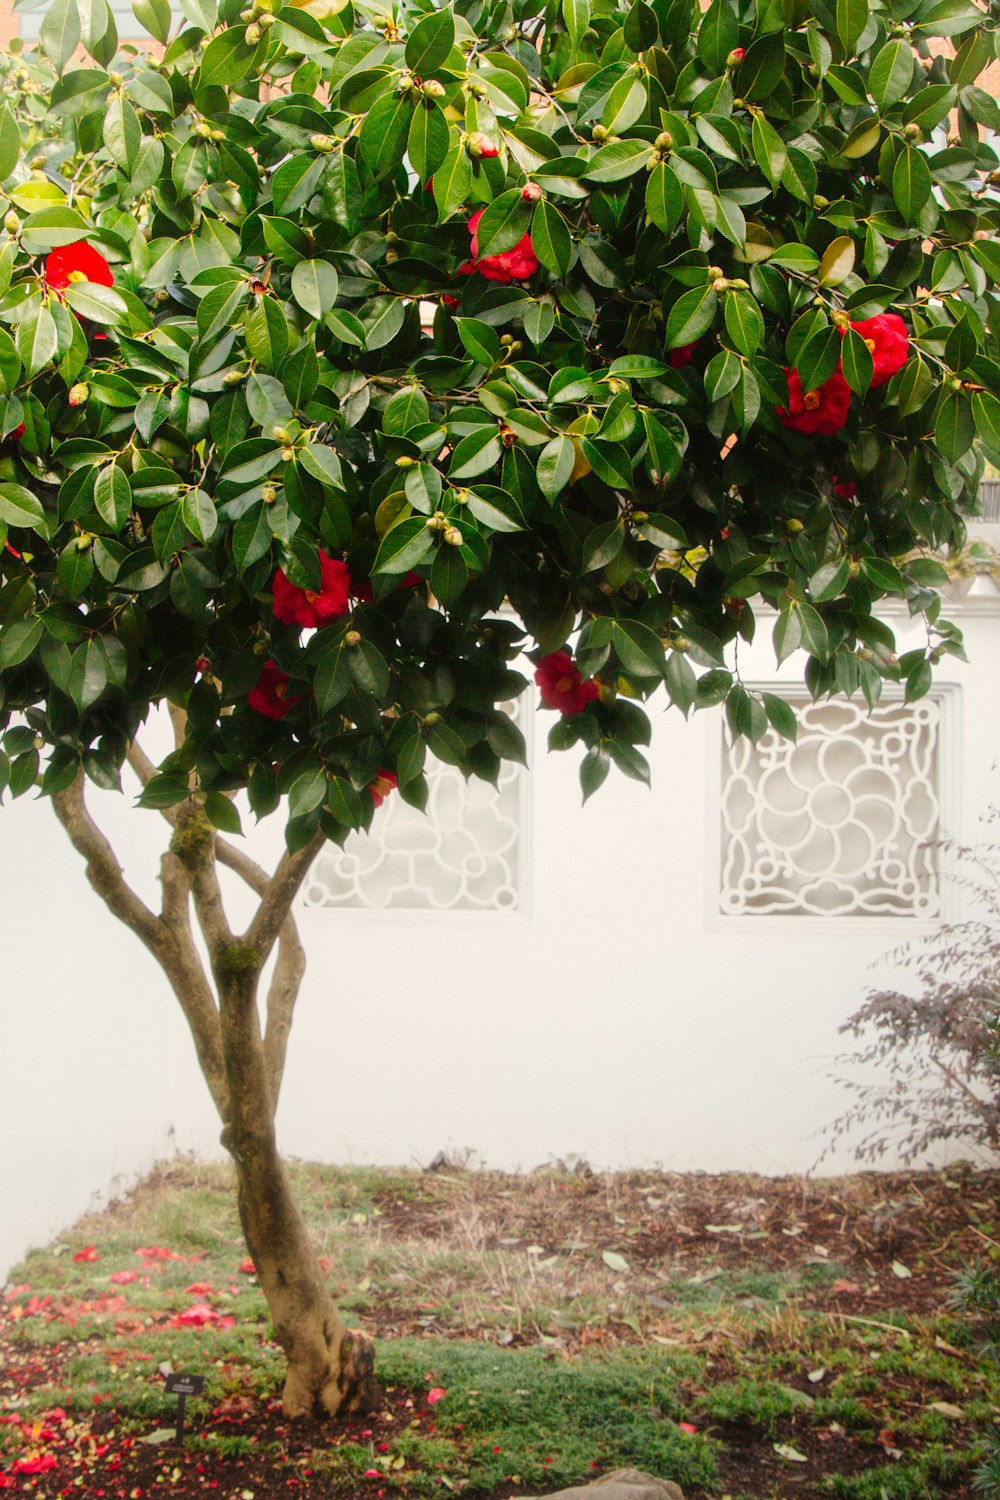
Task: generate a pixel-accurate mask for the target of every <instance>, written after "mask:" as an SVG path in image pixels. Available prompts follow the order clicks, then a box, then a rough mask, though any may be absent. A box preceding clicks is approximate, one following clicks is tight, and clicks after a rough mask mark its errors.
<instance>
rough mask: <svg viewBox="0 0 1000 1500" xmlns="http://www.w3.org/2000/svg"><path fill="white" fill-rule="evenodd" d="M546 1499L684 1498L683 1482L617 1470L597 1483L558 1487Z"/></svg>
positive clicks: (666, 1499) (637, 1499)
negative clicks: (680, 1483)
mask: <svg viewBox="0 0 1000 1500" xmlns="http://www.w3.org/2000/svg"><path fill="white" fill-rule="evenodd" d="M546 1500H684V1495H683V1492H682V1490H681V1488H680V1486H679V1485H676V1484H674V1482H673V1481H672V1480H670V1479H657V1478H656V1476H655V1475H654V1474H643V1473H642V1472H641V1471H640V1470H639V1469H615V1471H614V1473H613V1474H605V1475H604V1478H603V1479H595V1480H594V1482H593V1484H577V1485H574V1486H573V1488H572V1489H571V1490H557V1491H556V1493H555V1494H554V1495H549V1496H547V1497H546Z"/></svg>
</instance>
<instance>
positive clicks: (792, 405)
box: [774, 370, 851, 437]
mask: <svg viewBox="0 0 1000 1500" xmlns="http://www.w3.org/2000/svg"><path fill="white" fill-rule="evenodd" d="M785 374H786V376H787V378H788V405H787V407H786V406H776V407H775V408H774V409H775V411H776V412H777V413H778V417H779V419H780V421H781V422H782V424H783V426H785V427H790V428H791V430H792V431H793V432H802V433H804V434H805V435H806V437H816V436H817V435H818V434H822V435H823V436H825V437H831V436H832V435H833V433H835V432H839V431H840V429H841V428H842V427H843V425H844V423H845V422H846V421H847V412H848V408H849V407H850V404H851V387H850V386H849V385H848V384H847V381H846V380H845V379H844V377H843V375H841V374H839V373H837V372H836V371H835V372H834V373H833V374H832V375H831V376H830V378H829V380H826V381H824V382H823V384H822V385H821V386H818V387H817V389H816V390H814V391H806V392H805V394H804V395H803V393H802V382H801V380H800V379H799V372H798V370H786V371H785Z"/></svg>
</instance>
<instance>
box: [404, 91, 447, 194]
mask: <svg viewBox="0 0 1000 1500" xmlns="http://www.w3.org/2000/svg"><path fill="white" fill-rule="evenodd" d="M448 142H449V132H448V122H447V120H446V119H445V117H444V114H443V113H442V111H441V109H440V108H439V107H438V105H437V104H435V102H434V101H433V100H432V99H424V100H422V101H421V102H420V103H419V104H418V105H417V107H416V109H415V110H414V111H413V119H412V121H411V122H410V131H409V135H408V136H407V138H406V154H407V156H408V157H409V158H410V165H411V166H412V167H413V170H414V172H416V174H417V176H418V177H419V179H420V181H421V182H422V183H426V182H429V181H430V179H431V178H432V177H433V176H434V173H435V172H436V171H437V169H438V167H440V166H441V164H442V162H443V161H444V160H445V158H446V157H447V155H448Z"/></svg>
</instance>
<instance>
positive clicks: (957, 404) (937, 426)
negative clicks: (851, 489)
mask: <svg viewBox="0 0 1000 1500" xmlns="http://www.w3.org/2000/svg"><path fill="white" fill-rule="evenodd" d="M975 436H976V423H975V418H974V417H973V415H972V403H971V402H970V400H969V398H968V396H966V395H965V393H964V392H963V391H951V390H948V391H945V392H944V394H943V395H942V397H941V402H940V405H939V406H938V409H937V416H936V418H935V421H934V442H935V444H936V445H937V448H938V450H939V452H940V453H941V454H942V455H943V456H944V457H945V458H946V459H947V460H948V462H949V463H951V464H953V463H956V462H957V461H958V459H960V458H961V457H962V455H963V453H968V451H969V449H970V448H971V447H972V444H973V441H974V439H975Z"/></svg>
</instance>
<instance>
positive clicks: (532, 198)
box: [521, 182, 542, 203]
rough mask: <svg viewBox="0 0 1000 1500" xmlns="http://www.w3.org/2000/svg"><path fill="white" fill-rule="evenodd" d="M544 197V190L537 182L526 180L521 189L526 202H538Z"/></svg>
mask: <svg viewBox="0 0 1000 1500" xmlns="http://www.w3.org/2000/svg"><path fill="white" fill-rule="evenodd" d="M541 197H542V190H541V188H540V187H539V186H538V183H537V182H526V183H525V184H524V187H523V188H522V189H521V198H522V199H523V201H524V202H525V203H538V202H539V200H540V199H541Z"/></svg>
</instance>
